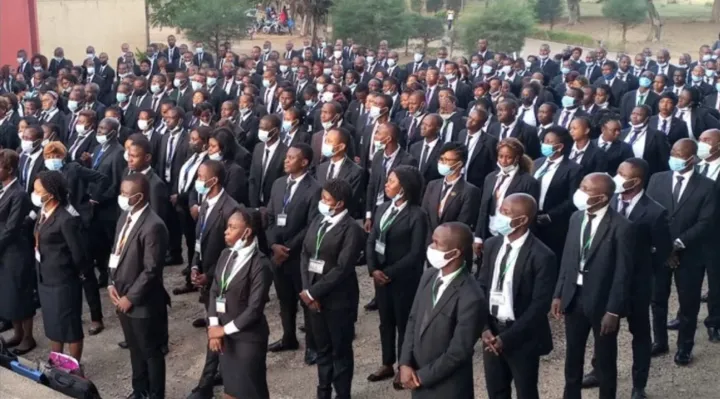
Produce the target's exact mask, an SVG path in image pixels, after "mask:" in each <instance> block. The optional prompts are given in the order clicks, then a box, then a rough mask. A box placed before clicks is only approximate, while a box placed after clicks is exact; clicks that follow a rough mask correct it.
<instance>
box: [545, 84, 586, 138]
mask: <svg viewBox="0 0 720 399" xmlns="http://www.w3.org/2000/svg"><path fill="white" fill-rule="evenodd" d="M584 96H585V94H584V93H583V91H582V90H581V89H578V88H575V87H571V88H569V89H568V90H567V91H566V92H565V95H564V96H563V97H562V101H561V103H562V111H561V112H556V113H555V118H554V120H553V122H554V123H555V124H556V125H560V126H562V127H564V128H565V129H568V130H569V129H570V123H571V122H572V121H573V120H574V119H576V118H581V117H587V116H588V115H587V113H585V111H583V110H582V107H581V105H582V101H583V97H584Z"/></svg>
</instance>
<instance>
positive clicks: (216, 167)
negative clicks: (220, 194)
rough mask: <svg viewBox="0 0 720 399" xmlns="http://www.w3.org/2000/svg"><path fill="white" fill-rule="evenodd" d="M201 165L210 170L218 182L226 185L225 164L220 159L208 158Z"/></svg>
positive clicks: (223, 185)
mask: <svg viewBox="0 0 720 399" xmlns="http://www.w3.org/2000/svg"><path fill="white" fill-rule="evenodd" d="M201 166H205V167H206V168H208V170H210V172H211V173H212V175H213V176H214V177H217V179H218V184H219V185H220V186H222V187H225V165H224V164H223V163H222V162H220V161H213V160H212V159H208V160H206V161H204V162H203V163H202V165H201Z"/></svg>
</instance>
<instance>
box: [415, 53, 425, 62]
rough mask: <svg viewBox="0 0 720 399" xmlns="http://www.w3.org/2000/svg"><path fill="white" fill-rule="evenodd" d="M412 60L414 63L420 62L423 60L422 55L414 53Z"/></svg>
mask: <svg viewBox="0 0 720 399" xmlns="http://www.w3.org/2000/svg"><path fill="white" fill-rule="evenodd" d="M413 58H414V59H415V62H420V61H422V59H423V55H422V54H420V53H415V56H414V57H413Z"/></svg>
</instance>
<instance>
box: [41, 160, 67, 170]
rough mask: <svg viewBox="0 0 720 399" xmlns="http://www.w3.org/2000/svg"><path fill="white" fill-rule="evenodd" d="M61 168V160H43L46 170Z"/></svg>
mask: <svg viewBox="0 0 720 399" xmlns="http://www.w3.org/2000/svg"><path fill="white" fill-rule="evenodd" d="M62 166H63V160H62V159H46V160H45V167H46V168H47V169H48V170H60V169H61V168H62Z"/></svg>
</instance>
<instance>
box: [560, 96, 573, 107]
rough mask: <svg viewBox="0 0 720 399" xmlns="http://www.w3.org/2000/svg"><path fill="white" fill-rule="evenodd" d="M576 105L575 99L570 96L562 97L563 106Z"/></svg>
mask: <svg viewBox="0 0 720 399" xmlns="http://www.w3.org/2000/svg"><path fill="white" fill-rule="evenodd" d="M574 105H575V99H574V98H573V97H570V96H564V97H563V98H562V106H563V108H570V107H572V106H574Z"/></svg>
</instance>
